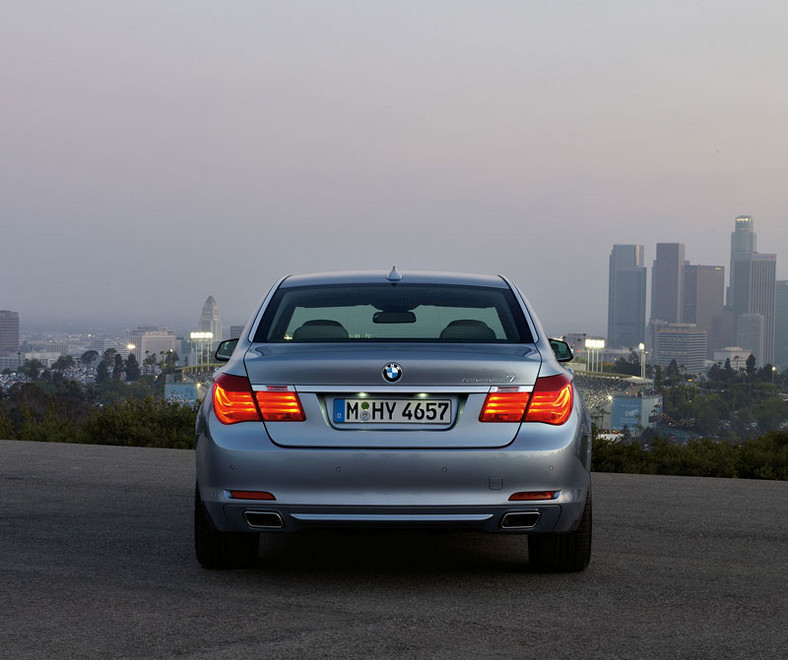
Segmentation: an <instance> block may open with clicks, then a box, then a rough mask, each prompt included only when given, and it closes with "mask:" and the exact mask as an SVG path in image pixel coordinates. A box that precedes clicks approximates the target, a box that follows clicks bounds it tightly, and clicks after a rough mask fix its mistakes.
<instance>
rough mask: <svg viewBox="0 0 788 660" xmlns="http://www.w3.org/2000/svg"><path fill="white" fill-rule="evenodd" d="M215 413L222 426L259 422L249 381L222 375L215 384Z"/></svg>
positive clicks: (240, 377) (239, 377) (241, 377)
mask: <svg viewBox="0 0 788 660" xmlns="http://www.w3.org/2000/svg"><path fill="white" fill-rule="evenodd" d="M213 411H214V413H215V414H216V418H217V419H218V420H219V421H220V422H221V423H222V424H237V423H238V422H259V421H260V413H258V412H257V406H255V404H254V398H253V397H252V387H251V385H250V384H249V379H248V378H244V377H243V376H231V375H229V374H220V375H219V376H217V377H216V380H215V381H214V382H213Z"/></svg>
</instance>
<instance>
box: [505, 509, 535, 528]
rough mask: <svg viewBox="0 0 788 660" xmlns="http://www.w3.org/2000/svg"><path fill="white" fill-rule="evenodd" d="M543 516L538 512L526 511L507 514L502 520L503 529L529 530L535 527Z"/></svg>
mask: <svg viewBox="0 0 788 660" xmlns="http://www.w3.org/2000/svg"><path fill="white" fill-rule="evenodd" d="M541 516H542V514H541V513H539V512H538V511H524V512H522V513H507V514H505V515H504V517H503V518H501V528H503V529H528V528H530V527H535V526H536V523H538V522H539V518H541Z"/></svg>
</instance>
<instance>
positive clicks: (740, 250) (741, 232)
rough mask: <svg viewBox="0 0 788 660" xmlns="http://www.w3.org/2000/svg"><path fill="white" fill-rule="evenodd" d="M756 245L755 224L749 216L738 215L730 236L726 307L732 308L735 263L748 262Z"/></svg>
mask: <svg viewBox="0 0 788 660" xmlns="http://www.w3.org/2000/svg"><path fill="white" fill-rule="evenodd" d="M756 246H757V243H756V236H755V223H753V221H752V217H751V216H749V215H740V216H739V217H737V218H736V226H735V228H734V230H733V233H732V234H731V269H730V286H729V287H728V307H733V306H734V301H735V299H736V293H735V291H734V288H735V287H734V283H735V282H736V263H737V262H738V261H748V260H749V258H750V255H752V254H753V253H754V252H755V249H756Z"/></svg>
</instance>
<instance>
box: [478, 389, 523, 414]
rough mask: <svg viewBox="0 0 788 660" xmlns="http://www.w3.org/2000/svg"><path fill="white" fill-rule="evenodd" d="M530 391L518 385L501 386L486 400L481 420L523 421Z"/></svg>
mask: <svg viewBox="0 0 788 660" xmlns="http://www.w3.org/2000/svg"><path fill="white" fill-rule="evenodd" d="M529 397H530V394H529V393H528V392H520V391H519V388H517V387H500V388H498V389H497V390H495V391H493V392H490V393H489V394H488V395H487V398H486V399H485V400H484V406H482V412H481V414H480V415H479V421H480V422H521V421H522V420H523V414H524V413H525V408H526V406H527V405H528V398H529Z"/></svg>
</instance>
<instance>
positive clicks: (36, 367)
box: [19, 358, 45, 380]
mask: <svg viewBox="0 0 788 660" xmlns="http://www.w3.org/2000/svg"><path fill="white" fill-rule="evenodd" d="M44 368H45V367H44V363H43V362H41V360H36V359H35V358H33V359H32V360H25V363H24V364H23V365H22V366H21V367H20V368H19V372H20V373H21V374H23V375H24V376H27V377H29V378H30V379H31V380H36V379H37V378H38V374H40V373H41V371H43V370H44Z"/></svg>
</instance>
